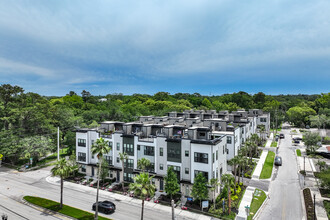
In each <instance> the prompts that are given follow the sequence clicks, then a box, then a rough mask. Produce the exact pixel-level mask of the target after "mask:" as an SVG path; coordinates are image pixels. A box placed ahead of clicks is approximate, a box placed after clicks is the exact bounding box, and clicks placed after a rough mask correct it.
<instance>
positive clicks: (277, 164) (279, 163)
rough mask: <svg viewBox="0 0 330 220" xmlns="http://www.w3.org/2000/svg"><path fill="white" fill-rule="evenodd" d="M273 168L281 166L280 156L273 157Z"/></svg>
mask: <svg viewBox="0 0 330 220" xmlns="http://www.w3.org/2000/svg"><path fill="white" fill-rule="evenodd" d="M275 166H282V157H280V156H276V157H275Z"/></svg>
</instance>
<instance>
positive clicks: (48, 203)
mask: <svg viewBox="0 0 330 220" xmlns="http://www.w3.org/2000/svg"><path fill="white" fill-rule="evenodd" d="M24 199H25V200H26V201H28V202H29V203H32V204H35V205H38V206H41V207H43V208H46V209H50V210H53V211H55V212H59V213H62V214H64V215H67V216H70V217H73V218H76V219H81V220H93V219H94V214H92V213H90V212H86V211H83V210H81V209H77V208H73V207H71V206H67V205H64V204H63V208H62V209H60V203H58V202H55V201H52V200H48V199H44V198H40V197H34V196H24ZM98 218H99V219H100V220H106V219H109V218H104V217H102V216H99V217H98Z"/></svg>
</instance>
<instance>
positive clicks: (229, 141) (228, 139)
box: [227, 136, 232, 144]
mask: <svg viewBox="0 0 330 220" xmlns="http://www.w3.org/2000/svg"><path fill="white" fill-rule="evenodd" d="M231 141H232V137H230V136H227V144H231Z"/></svg>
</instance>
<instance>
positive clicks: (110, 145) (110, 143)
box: [109, 141, 113, 149]
mask: <svg viewBox="0 0 330 220" xmlns="http://www.w3.org/2000/svg"><path fill="white" fill-rule="evenodd" d="M112 144H113V143H112V142H111V141H110V142H109V147H110V148H111V149H112Z"/></svg>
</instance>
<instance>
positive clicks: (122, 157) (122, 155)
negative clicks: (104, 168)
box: [119, 152, 128, 191]
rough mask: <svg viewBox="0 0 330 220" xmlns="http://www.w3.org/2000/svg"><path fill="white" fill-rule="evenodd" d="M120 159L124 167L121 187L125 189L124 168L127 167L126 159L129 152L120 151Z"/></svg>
mask: <svg viewBox="0 0 330 220" xmlns="http://www.w3.org/2000/svg"><path fill="white" fill-rule="evenodd" d="M119 159H120V161H121V169H122V171H123V172H122V179H121V187H122V189H123V191H124V169H125V161H127V159H128V154H127V153H126V152H124V153H119Z"/></svg>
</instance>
